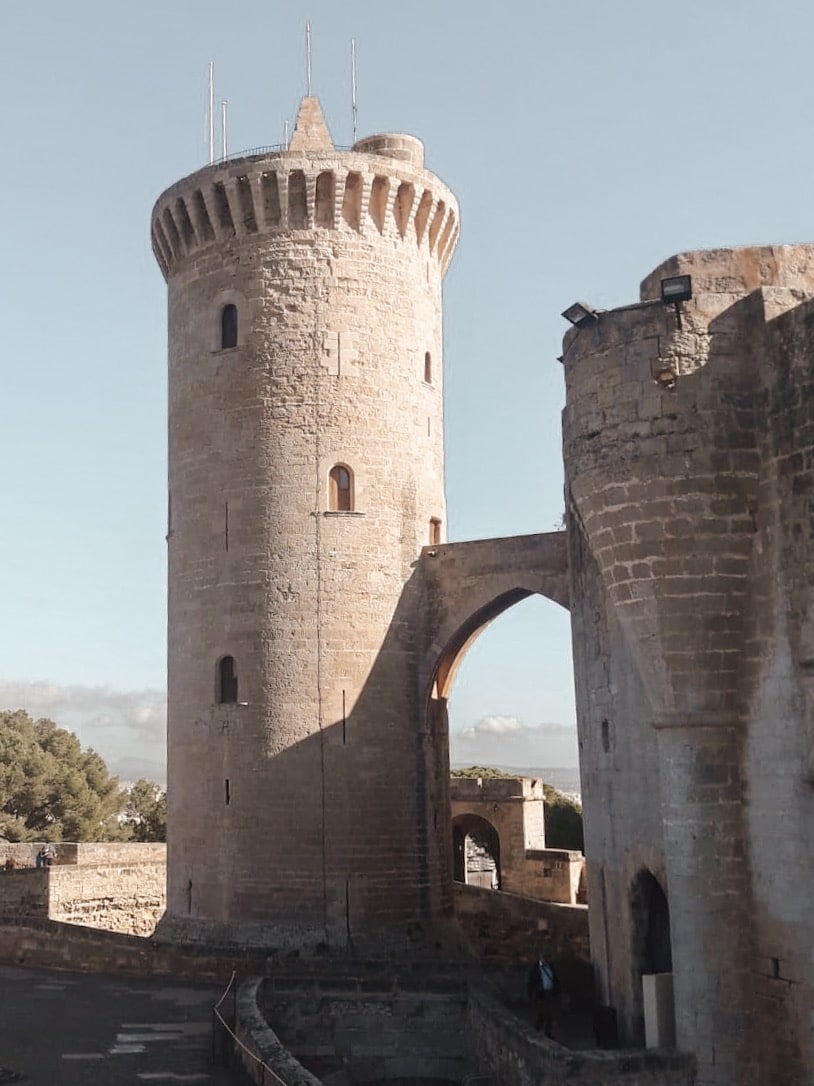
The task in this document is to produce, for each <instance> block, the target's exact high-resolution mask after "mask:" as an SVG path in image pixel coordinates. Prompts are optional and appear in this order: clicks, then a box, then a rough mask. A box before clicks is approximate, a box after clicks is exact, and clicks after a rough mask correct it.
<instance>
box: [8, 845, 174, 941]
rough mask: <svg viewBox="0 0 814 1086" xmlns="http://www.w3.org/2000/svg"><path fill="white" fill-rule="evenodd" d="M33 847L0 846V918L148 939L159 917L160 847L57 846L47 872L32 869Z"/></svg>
mask: <svg viewBox="0 0 814 1086" xmlns="http://www.w3.org/2000/svg"><path fill="white" fill-rule="evenodd" d="M41 847H42V846H41V843H39V842H24V843H20V844H6V845H3V846H0V862H2V863H5V861H6V860H7V859H11V860H13V862H14V863H15V864H16V865H17V866H16V868H15V869H14V870H11V871H5V870H0V916H1V917H3V918H4V919H11V918H15V919H22V918H26V917H28V918H31V917H37V918H46V917H48V918H50V919H52V920H60V921H68V922H70V923H74V924H84V925H88V926H90V927H98V928H103V929H105V930H107V931H116V932H124V933H127V934H131V935H148V934H150V933H151V932H152V931H153V930H154V929H155V926H156V924H157V922H158V920H159V918H160V917H161V915H162V914H163V912H164V905H165V898H166V862H165V858H164V857H165V846H164V845H163V844H139V843H132V844H130V843H118V842H110V843H107V842H104V843H96V842H94V843H89V844H85V843H80V844H77V843H76V842H70V841H65V842H63V841H60V842H57V843H56V844H55V845H54V846H53V848H54V852H55V854H56V855H55V858H54V862H53V865H52V866H51V867H44V868H36V867H35V866H34V862H35V858H36V854H37V852H38V851H39V849H40V848H41Z"/></svg>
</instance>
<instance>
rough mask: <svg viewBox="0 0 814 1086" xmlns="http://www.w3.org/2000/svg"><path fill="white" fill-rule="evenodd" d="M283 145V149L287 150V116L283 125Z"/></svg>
mask: <svg viewBox="0 0 814 1086" xmlns="http://www.w3.org/2000/svg"><path fill="white" fill-rule="evenodd" d="M283 145H284V147H285V149H286V151H287V150H288V117H286V119H285V124H284V125H283Z"/></svg>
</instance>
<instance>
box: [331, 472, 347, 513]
mask: <svg viewBox="0 0 814 1086" xmlns="http://www.w3.org/2000/svg"><path fill="white" fill-rule="evenodd" d="M328 508H329V509H330V511H331V512H332V513H350V512H351V511H352V509H353V476H352V475H351V471H350V468H347V467H345V465H344V464H336V465H335V466H334V467H332V468H331V471H330V475H329V476H328Z"/></svg>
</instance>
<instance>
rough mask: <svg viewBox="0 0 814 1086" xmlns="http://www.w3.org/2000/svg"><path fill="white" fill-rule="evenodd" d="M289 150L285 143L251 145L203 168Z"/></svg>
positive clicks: (336, 148) (344, 148) (345, 149)
mask: <svg viewBox="0 0 814 1086" xmlns="http://www.w3.org/2000/svg"><path fill="white" fill-rule="evenodd" d="M287 150H288V147H287V146H286V145H285V144H284V143H269V144H268V145H267V146H265V147H249V148H248V150H246V151H235V152H233V153H231V154H228V155H226V157H225V158H224V156H223V155H219V156H216V157H215V160H214V162H207V163H205V164H204V166H203V167H202V169H206V167H207V166H220V165H222V163H224V162H234V161H236V160H237V159H239V158H255V157H257V156H258V155H276V154H281V153H282V152H284V151H287ZM333 150H334V151H352V150H353V148H352V147H345V146H340V145H339V144H336V145H335V146H334V147H333Z"/></svg>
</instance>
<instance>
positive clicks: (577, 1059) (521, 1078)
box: [467, 985, 695, 1086]
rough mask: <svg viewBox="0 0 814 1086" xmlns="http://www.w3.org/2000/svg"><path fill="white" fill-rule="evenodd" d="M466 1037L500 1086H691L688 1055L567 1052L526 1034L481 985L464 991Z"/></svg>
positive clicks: (692, 1071) (692, 1078)
mask: <svg viewBox="0 0 814 1086" xmlns="http://www.w3.org/2000/svg"><path fill="white" fill-rule="evenodd" d="M467 1026H468V1035H469V1038H470V1041H471V1043H472V1045H473V1048H474V1050H475V1052H476V1054H477V1056H478V1058H479V1059H480V1060H481V1061H482V1063H484V1064H487V1065H488V1066H490V1067H491V1069H492V1072H493V1073H494V1077H495V1081H496V1082H499V1083H500V1084H501V1086H538V1084H539V1083H541V1082H545V1083H546V1084H547V1086H556V1084H559V1083H563V1084H567V1086H693V1083H694V1082H695V1064H694V1061H693V1059H692V1057H691V1056H687V1055H684V1054H682V1053H680V1052H668V1051H664V1050H655V1049H654V1050H649V1051H648V1050H644V1049H637V1050H635V1051H634V1050H624V1051H613V1052H607V1051H599V1050H595V1049H591V1050H587V1051H572V1050H571V1049H567V1048H563V1046H562V1045H559V1044H557V1043H556V1042H554V1041H550V1040H548V1038H546V1037H544V1036H541V1035H540V1034H539V1033H536V1032H534V1031H531V1030H529V1028H528V1026H527V1025H526V1024H524V1023H523V1022H522V1021H521V1020H520V1019H518V1017H517V1016H516V1015H514V1014H512V1013H511V1011H509V1010H507V1009H506V1008H505V1007H504V1006H503V1005H502V1004H501V1002H500V1001H499V1000H498V999H497V998H496V997H495V996H494V995H493V994H492V993H491V992H490V991H489V990H488V988H487V987H485V986H477V985H476V986H473V987H472V988H471V989H470V995H469V1003H468V1018H467Z"/></svg>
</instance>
